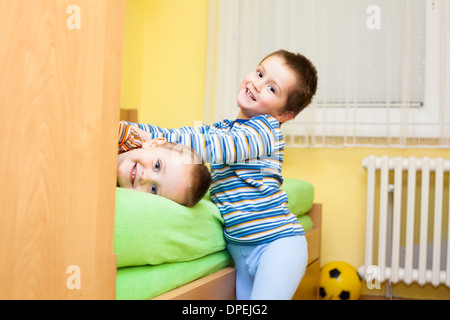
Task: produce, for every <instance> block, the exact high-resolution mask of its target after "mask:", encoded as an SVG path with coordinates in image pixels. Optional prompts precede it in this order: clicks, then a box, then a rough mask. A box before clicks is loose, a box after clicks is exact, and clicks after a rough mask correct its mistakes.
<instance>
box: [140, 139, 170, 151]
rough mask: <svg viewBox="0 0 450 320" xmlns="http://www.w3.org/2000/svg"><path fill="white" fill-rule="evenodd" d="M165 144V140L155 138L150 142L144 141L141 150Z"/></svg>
mask: <svg viewBox="0 0 450 320" xmlns="http://www.w3.org/2000/svg"><path fill="white" fill-rule="evenodd" d="M166 142H167V140H166V139H165V138H155V139H152V140H148V141H145V142H144V143H143V144H142V148H144V149H149V148H152V147H156V146H159V145H163V144H165V143H166Z"/></svg>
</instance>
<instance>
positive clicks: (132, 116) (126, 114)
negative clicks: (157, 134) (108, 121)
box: [120, 108, 138, 122]
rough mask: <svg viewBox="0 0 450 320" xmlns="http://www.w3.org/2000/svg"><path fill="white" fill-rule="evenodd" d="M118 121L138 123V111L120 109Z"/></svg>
mask: <svg viewBox="0 0 450 320" xmlns="http://www.w3.org/2000/svg"><path fill="white" fill-rule="evenodd" d="M120 120H125V121H129V122H138V110H137V109H122V108H121V109H120Z"/></svg>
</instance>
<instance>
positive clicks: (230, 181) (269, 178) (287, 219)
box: [133, 50, 317, 299]
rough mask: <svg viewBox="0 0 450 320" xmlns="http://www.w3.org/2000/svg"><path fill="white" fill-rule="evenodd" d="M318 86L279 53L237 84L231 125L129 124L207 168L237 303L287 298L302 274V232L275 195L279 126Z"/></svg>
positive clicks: (282, 196) (307, 70)
mask: <svg viewBox="0 0 450 320" xmlns="http://www.w3.org/2000/svg"><path fill="white" fill-rule="evenodd" d="M316 88H317V72H316V69H315V67H314V66H313V64H312V63H311V62H310V61H309V60H308V59H307V58H305V57H304V56H302V55H300V54H294V53H291V52H288V51H285V50H280V51H277V52H274V53H272V54H270V55H269V56H267V57H266V58H264V59H263V60H262V62H261V63H260V64H259V65H258V67H257V68H256V69H255V70H254V71H252V72H251V73H250V74H248V75H247V76H246V77H245V78H244V80H243V81H242V83H241V85H240V88H239V92H238V97H237V103H238V105H239V107H240V109H239V113H238V116H237V119H236V120H234V121H230V120H223V121H219V122H216V123H214V124H213V125H211V126H209V125H203V126H201V127H198V128H193V127H182V128H180V129H163V128H160V127H157V126H154V125H150V124H149V125H144V124H133V125H135V126H137V127H139V128H140V130H142V131H139V132H140V134H141V135H142V137H143V138H144V139H145V140H147V139H153V138H157V137H163V138H165V139H167V141H172V142H176V143H181V144H184V145H187V146H190V147H191V148H193V149H194V150H195V151H197V152H198V153H199V154H200V155H201V156H202V158H203V159H204V160H205V161H206V162H208V163H211V174H212V178H213V182H212V185H211V188H210V194H211V199H212V200H213V202H214V203H215V204H216V205H217V206H218V208H219V210H220V212H221V214H222V217H223V219H224V225H225V228H224V235H225V239H226V240H227V248H228V250H229V252H230V254H231V256H232V257H233V260H234V263H235V267H236V297H237V299H291V298H292V296H293V294H294V293H295V291H296V289H297V287H298V284H299V283H300V281H301V278H302V277H303V274H304V272H305V270H306V264H307V260H308V258H307V244H306V240H305V237H304V233H305V232H304V230H303V228H302V226H301V225H300V224H299V222H298V220H297V218H296V217H295V215H294V214H292V213H291V212H290V211H289V209H288V199H287V196H286V193H285V192H284V191H282V190H281V189H280V186H281V184H282V182H283V178H282V175H281V167H282V163H283V154H284V140H283V135H282V133H281V130H280V125H281V124H282V123H283V122H286V121H289V120H291V119H293V118H294V117H295V116H296V115H297V114H298V113H299V112H300V111H301V110H303V109H304V108H305V107H306V106H307V105H308V104H309V103H310V102H311V100H312V98H313V96H314V94H315V92H316Z"/></svg>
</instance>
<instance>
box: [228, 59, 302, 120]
mask: <svg viewBox="0 0 450 320" xmlns="http://www.w3.org/2000/svg"><path fill="white" fill-rule="evenodd" d="M296 83H297V78H296V76H295V74H294V72H293V71H292V70H291V69H289V68H288V67H287V66H286V65H285V63H284V60H283V58H281V57H279V56H277V55H274V56H270V57H269V58H267V59H265V60H264V61H262V62H261V64H260V65H259V66H258V67H257V68H256V69H255V70H254V71H252V72H250V73H249V74H248V75H247V76H246V77H245V78H244V80H243V81H242V83H241V85H240V87H239V92H238V97H237V103H238V105H239V107H240V112H239V115H238V117H237V118H238V119H250V118H252V117H254V116H257V115H264V114H268V115H271V116H273V117H275V118H276V119H277V120H278V121H280V122H286V121H288V120H290V119H292V118H293V117H294V115H293V113H292V114H291V112H288V114H286V113H283V112H282V110H283V108H284V107H285V105H286V102H287V99H288V95H289V93H290V91H291V88H292V87H293V86H294V85H295V84H296Z"/></svg>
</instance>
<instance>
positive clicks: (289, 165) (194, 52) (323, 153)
mask: <svg viewBox="0 0 450 320" xmlns="http://www.w3.org/2000/svg"><path fill="white" fill-rule="evenodd" d="M128 9H129V11H127V16H126V28H125V48H124V62H123V66H124V71H123V88H122V107H127V108H128V107H129V108H133V107H138V108H139V121H141V122H151V123H154V124H158V125H161V126H163V127H179V126H182V125H193V123H194V121H196V120H202V119H203V90H204V81H205V76H204V73H205V51H206V28H207V0H189V1H187V0H127V10H128ZM134 50H137V51H140V52H134ZM372 154H373V155H380V156H381V155H390V156H397V155H400V156H406V157H408V156H412V155H413V156H416V157H422V156H429V157H438V156H441V157H446V158H450V151H448V150H444V149H379V148H342V149H329V148H306V149H303V148H302V149H300V148H289V149H287V150H286V156H285V164H284V167H283V174H284V176H286V177H296V178H301V179H304V180H307V181H310V182H312V183H313V184H314V186H315V190H316V198H315V199H316V201H317V202H321V203H323V208H324V213H323V233H322V234H323V236H322V261H321V263H322V265H323V264H324V263H327V262H329V261H334V260H343V261H346V262H349V263H351V264H352V265H354V266H356V267H358V266H360V265H362V264H363V261H364V233H365V197H366V194H365V192H366V172H365V170H364V169H363V168H362V165H361V162H362V159H363V158H365V157H367V156H369V155H372ZM396 290H397V291H398V292H397V291H395V293H396V294H401V295H402V296H415V297H417V296H419V297H420V296H421V295H422V296H424V297H428V298H446V299H450V291H449V290H448V289H447V288H439V289H433V288H428V289H426V293H424V292H425V290H424V289H417V288H414V290H411V288H406V292H407V293H403V291H405V290H403V291H401V288H398V289H397V288H396ZM400 292H401V293H400ZM372 293H373V292H372Z"/></svg>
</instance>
